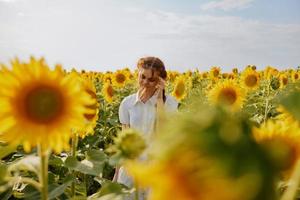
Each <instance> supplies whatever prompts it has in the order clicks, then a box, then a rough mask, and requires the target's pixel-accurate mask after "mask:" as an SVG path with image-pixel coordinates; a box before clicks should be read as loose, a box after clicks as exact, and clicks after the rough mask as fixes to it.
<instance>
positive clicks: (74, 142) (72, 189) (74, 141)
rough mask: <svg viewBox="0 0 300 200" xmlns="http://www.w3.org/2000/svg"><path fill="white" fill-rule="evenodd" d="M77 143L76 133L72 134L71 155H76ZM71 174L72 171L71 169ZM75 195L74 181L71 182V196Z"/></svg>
mask: <svg viewBox="0 0 300 200" xmlns="http://www.w3.org/2000/svg"><path fill="white" fill-rule="evenodd" d="M77 144H78V136H77V134H75V133H74V134H73V136H72V150H71V156H73V157H76V150H77ZM71 172H72V174H73V173H74V171H73V170H72V171H71ZM74 196H75V181H73V182H72V184H71V197H74Z"/></svg>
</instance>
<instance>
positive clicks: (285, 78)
mask: <svg viewBox="0 0 300 200" xmlns="http://www.w3.org/2000/svg"><path fill="white" fill-rule="evenodd" d="M288 81H289V79H288V76H287V75H286V74H285V73H282V74H280V75H279V82H280V88H284V87H285V86H286V85H287V84H288Z"/></svg>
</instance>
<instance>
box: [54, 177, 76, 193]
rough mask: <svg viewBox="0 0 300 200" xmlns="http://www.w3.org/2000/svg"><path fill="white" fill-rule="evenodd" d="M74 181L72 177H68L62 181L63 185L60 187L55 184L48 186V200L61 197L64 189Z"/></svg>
mask: <svg viewBox="0 0 300 200" xmlns="http://www.w3.org/2000/svg"><path fill="white" fill-rule="evenodd" d="M74 180H75V178H74V176H72V175H69V176H67V177H66V178H65V179H64V181H63V184H61V185H57V184H55V185H54V184H53V185H50V186H49V188H50V192H49V199H54V198H56V197H58V196H60V195H62V194H63V193H64V191H65V189H66V188H67V187H68V186H69V185H71V183H72V181H74Z"/></svg>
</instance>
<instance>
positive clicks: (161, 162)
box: [126, 106, 276, 200]
mask: <svg viewBox="0 0 300 200" xmlns="http://www.w3.org/2000/svg"><path fill="white" fill-rule="evenodd" d="M197 108H198V109H195V108H194V109H192V110H200V111H198V112H197V111H195V112H194V113H189V114H183V115H181V116H179V117H178V118H176V119H173V120H172V121H170V122H169V123H168V125H167V126H166V127H164V128H162V129H159V130H161V131H160V132H159V133H158V138H157V140H156V141H155V142H154V144H152V145H151V146H150V147H151V149H150V150H149V151H150V158H151V159H150V160H149V161H145V162H139V161H131V162H127V163H126V166H127V169H128V171H129V172H130V173H131V175H132V176H134V178H135V180H137V182H138V185H141V186H143V187H149V188H150V190H151V192H150V197H149V199H150V200H165V199H170V198H172V199H173V200H211V199H214V200H221V199H222V200H240V199H243V200H254V199H257V200H258V199H264V200H274V199H276V194H275V184H274V180H275V177H276V174H275V172H276V169H275V168H273V166H272V163H271V162H270V161H269V159H268V158H267V154H266V153H265V151H263V150H262V149H261V148H260V146H259V145H258V144H256V142H255V141H254V140H253V138H252V136H251V127H250V125H249V123H248V121H247V120H246V119H245V117H243V115H240V114H239V115H237V114H235V115H232V114H229V113H227V112H225V111H223V110H219V109H214V108H207V107H204V106H201V107H197Z"/></svg>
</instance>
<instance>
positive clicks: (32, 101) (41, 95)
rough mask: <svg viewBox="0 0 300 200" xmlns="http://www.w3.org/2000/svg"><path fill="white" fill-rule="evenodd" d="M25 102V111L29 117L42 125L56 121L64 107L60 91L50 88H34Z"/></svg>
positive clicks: (27, 95)
mask: <svg viewBox="0 0 300 200" xmlns="http://www.w3.org/2000/svg"><path fill="white" fill-rule="evenodd" d="M24 100H25V101H24V111H25V114H26V115H27V117H28V118H29V119H31V120H32V121H34V122H36V123H40V124H46V123H49V122H52V121H53V120H56V119H57V118H58V117H59V116H60V115H61V113H62V110H63V106H64V102H63V97H62V94H61V93H60V91H58V90H57V89H55V88H53V87H49V86H39V87H36V88H33V89H32V90H30V91H29V92H28V93H27V94H26V96H25V99H24Z"/></svg>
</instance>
